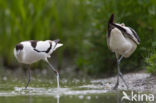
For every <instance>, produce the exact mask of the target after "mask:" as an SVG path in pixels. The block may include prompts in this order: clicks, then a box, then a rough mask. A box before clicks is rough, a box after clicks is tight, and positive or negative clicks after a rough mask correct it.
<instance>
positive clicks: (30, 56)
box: [14, 40, 63, 64]
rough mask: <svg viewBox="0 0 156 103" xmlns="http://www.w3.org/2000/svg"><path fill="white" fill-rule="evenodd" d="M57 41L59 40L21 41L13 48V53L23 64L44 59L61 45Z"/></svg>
mask: <svg viewBox="0 0 156 103" xmlns="http://www.w3.org/2000/svg"><path fill="white" fill-rule="evenodd" d="M58 42H59V40H54V41H51V40H46V41H35V40H30V41H23V42H20V43H19V44H17V45H16V48H14V55H15V57H16V59H17V60H18V62H20V63H24V64H32V63H34V62H37V61H39V60H46V59H47V58H50V57H51V56H50V55H51V54H52V52H53V51H55V50H56V49H57V48H59V47H61V46H62V45H63V44H61V43H58Z"/></svg>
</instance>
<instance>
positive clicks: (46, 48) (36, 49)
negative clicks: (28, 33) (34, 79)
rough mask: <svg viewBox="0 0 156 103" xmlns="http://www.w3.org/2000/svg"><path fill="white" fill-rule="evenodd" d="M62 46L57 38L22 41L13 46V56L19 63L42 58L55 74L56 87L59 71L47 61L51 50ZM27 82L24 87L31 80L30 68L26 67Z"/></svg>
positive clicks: (29, 62)
mask: <svg viewBox="0 0 156 103" xmlns="http://www.w3.org/2000/svg"><path fill="white" fill-rule="evenodd" d="M61 46H63V44H62V43H59V39H57V40H53V41H52V40H46V41H36V40H30V41H23V42H20V43H19V44H17V45H16V47H15V48H14V56H15V57H16V59H17V61H18V62H19V63H23V64H29V65H31V64H32V63H35V62H37V61H39V60H43V61H45V62H46V63H48V65H49V66H50V67H51V69H52V70H53V71H54V72H55V73H56V75H57V87H59V73H58V71H57V70H56V69H55V68H54V67H53V65H52V64H50V62H49V61H48V58H50V57H51V56H50V55H51V54H52V53H53V51H55V50H56V49H57V48H59V47H61ZM28 73H29V75H28V82H27V84H26V88H27V87H28V85H29V83H30V80H31V72H30V68H29V69H28Z"/></svg>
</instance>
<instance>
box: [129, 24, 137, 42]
mask: <svg viewBox="0 0 156 103" xmlns="http://www.w3.org/2000/svg"><path fill="white" fill-rule="evenodd" d="M128 28H130V30H131V31H132V32H133V34H134V36H135V38H136V39H137V40H138V42H140V38H139V36H138V34H137V33H136V32H135V30H134V29H132V28H131V27H128Z"/></svg>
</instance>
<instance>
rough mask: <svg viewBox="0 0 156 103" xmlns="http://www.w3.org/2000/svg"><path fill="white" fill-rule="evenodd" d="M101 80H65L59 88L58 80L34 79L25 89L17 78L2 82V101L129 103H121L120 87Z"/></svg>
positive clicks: (32, 102) (25, 102)
mask: <svg viewBox="0 0 156 103" xmlns="http://www.w3.org/2000/svg"><path fill="white" fill-rule="evenodd" d="M55 80H56V79H55ZM102 82H103V81H102V80H90V81H88V80H85V79H83V80H79V79H73V80H66V79H62V80H60V84H61V85H60V88H57V86H58V85H57V81H51V80H50V81H49V80H36V79H34V80H33V79H32V81H31V83H30V85H29V87H28V88H27V89H25V87H24V85H25V83H23V81H18V79H17V80H14V81H0V103H43V102H45V103H129V101H124V102H121V98H122V96H123V93H122V91H121V90H120V91H113V90H112V89H111V88H112V85H111V84H107V83H105V84H104V85H105V86H104V85H103V83H102ZM125 92H127V93H129V92H130V91H125ZM130 103H131V102H130ZM132 103H142V102H132ZM145 103H146V102H145ZM151 103H154V102H151Z"/></svg>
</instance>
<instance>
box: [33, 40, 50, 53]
mask: <svg viewBox="0 0 156 103" xmlns="http://www.w3.org/2000/svg"><path fill="white" fill-rule="evenodd" d="M49 44H50V47H49V48H48V49H47V50H46V51H39V50H37V49H36V48H34V50H35V51H36V52H45V53H49V51H50V49H51V48H52V44H51V42H49Z"/></svg>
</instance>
